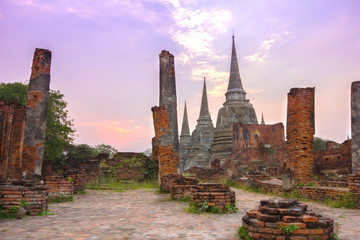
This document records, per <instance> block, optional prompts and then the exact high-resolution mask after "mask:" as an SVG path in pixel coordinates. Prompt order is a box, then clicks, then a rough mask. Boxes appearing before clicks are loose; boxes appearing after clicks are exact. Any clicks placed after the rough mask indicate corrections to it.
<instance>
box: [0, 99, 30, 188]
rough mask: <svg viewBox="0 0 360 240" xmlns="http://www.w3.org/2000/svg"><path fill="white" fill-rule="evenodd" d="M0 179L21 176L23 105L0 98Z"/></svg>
mask: <svg viewBox="0 0 360 240" xmlns="http://www.w3.org/2000/svg"><path fill="white" fill-rule="evenodd" d="M0 128H1V129H0V139H1V140H0V181H5V180H6V179H20V178H21V177H22V150H23V142H24V131H25V106H22V105H19V104H17V103H13V102H4V101H2V100H0Z"/></svg>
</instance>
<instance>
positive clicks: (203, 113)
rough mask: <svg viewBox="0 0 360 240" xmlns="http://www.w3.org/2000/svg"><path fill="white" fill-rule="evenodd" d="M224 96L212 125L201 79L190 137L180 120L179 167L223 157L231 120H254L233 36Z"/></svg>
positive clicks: (228, 149) (230, 136)
mask: <svg viewBox="0 0 360 240" xmlns="http://www.w3.org/2000/svg"><path fill="white" fill-rule="evenodd" d="M225 96H226V101H225V103H224V104H223V105H224V106H223V107H222V108H220V110H219V112H218V117H217V122H216V128H214V127H213V124H212V120H211V116H210V113H209V108H208V100H207V92H206V83H205V80H204V87H203V94H202V100H201V107H200V116H199V118H198V120H197V125H196V128H195V130H194V131H193V132H192V134H191V139H190V137H189V133H188V132H187V129H188V125H187V126H186V124H187V123H186V124H185V125H184V122H183V128H185V129H186V130H184V131H182V134H181V135H180V162H181V170H184V169H188V168H190V167H192V166H197V167H210V163H211V161H213V160H215V159H218V160H221V161H224V160H225V159H226V158H227V157H229V156H230V154H231V152H232V150H233V124H234V123H237V122H241V123H243V124H257V123H258V121H257V118H256V113H255V109H254V108H253V106H252V104H251V103H249V100H248V99H246V92H245V91H244V88H243V85H242V82H241V78H240V72H239V66H238V61H237V56H236V48H235V40H234V36H233V37H232V52H231V64H230V77H229V83H228V88H227V91H226V93H225ZM186 114H187V113H186ZM184 121H185V113H184ZM186 122H187V116H186ZM189 139H190V140H189Z"/></svg>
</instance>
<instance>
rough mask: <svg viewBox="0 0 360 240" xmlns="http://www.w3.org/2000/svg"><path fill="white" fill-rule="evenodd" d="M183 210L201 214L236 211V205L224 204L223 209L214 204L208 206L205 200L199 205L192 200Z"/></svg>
mask: <svg viewBox="0 0 360 240" xmlns="http://www.w3.org/2000/svg"><path fill="white" fill-rule="evenodd" d="M184 210H185V212H188V213H195V214H202V213H215V214H223V213H237V210H238V209H237V207H236V205H235V204H231V205H225V206H224V208H223V209H220V208H217V207H216V206H209V205H208V203H207V202H206V201H204V202H203V203H202V204H201V205H200V206H199V205H198V204H196V203H194V202H190V204H189V207H188V208H185V209H184Z"/></svg>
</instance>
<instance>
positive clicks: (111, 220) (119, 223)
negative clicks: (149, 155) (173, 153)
mask: <svg viewBox="0 0 360 240" xmlns="http://www.w3.org/2000/svg"><path fill="white" fill-rule="evenodd" d="M155 191H156V189H150V190H149V189H147V190H129V191H126V192H121V193H116V192H103V191H89V193H88V194H86V195H76V196H75V202H70V203H58V204H51V205H50V206H49V209H50V211H52V212H54V213H55V214H56V215H53V216H42V217H28V218H25V219H22V220H0V239H2V240H8V239H16V240H22V239H54V240H65V239H79V240H85V239H86V240H90V239H94V240H96V239H103V240H110V239H129V240H130V239H131V240H133V239H134V240H142V239H154V240H159V239H206V240H208V239H210V240H211V239H224V240H225V239H226V240H229V239H238V238H237V236H236V232H237V229H238V228H239V227H240V226H241V218H242V216H244V214H245V211H246V210H248V209H253V208H257V206H258V205H259V201H260V200H261V199H266V198H269V197H268V196H264V195H260V194H255V193H249V192H244V191H242V190H239V189H235V191H236V199H237V202H236V205H237V207H238V208H239V212H238V213H236V214H222V215H221V214H201V215H197V214H189V213H186V212H184V210H183V209H184V208H185V207H187V206H188V203H182V202H175V201H171V200H170V197H169V195H168V194H156V193H155ZM309 207H310V208H311V209H313V210H314V211H315V212H316V213H321V214H323V215H324V216H328V217H331V218H333V219H334V220H335V231H336V233H337V234H338V236H339V237H340V239H343V240H355V239H356V240H359V239H360V226H359V223H360V210H345V209H333V208H328V207H325V206H321V205H318V204H312V203H309Z"/></svg>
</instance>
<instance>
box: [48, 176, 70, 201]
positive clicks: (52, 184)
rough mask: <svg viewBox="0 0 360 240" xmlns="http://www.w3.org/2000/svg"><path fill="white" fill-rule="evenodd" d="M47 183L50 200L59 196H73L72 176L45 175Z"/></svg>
mask: <svg viewBox="0 0 360 240" xmlns="http://www.w3.org/2000/svg"><path fill="white" fill-rule="evenodd" d="M45 185H46V186H47V187H48V191H49V200H51V199H54V198H57V197H71V196H72V195H73V192H74V184H73V179H72V178H65V177H63V176H45Z"/></svg>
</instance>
